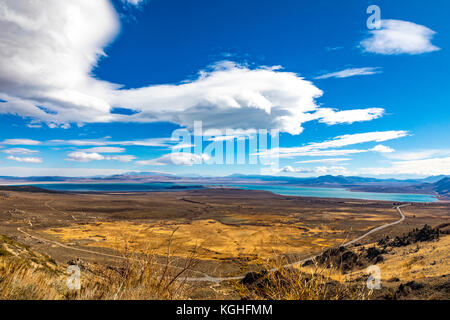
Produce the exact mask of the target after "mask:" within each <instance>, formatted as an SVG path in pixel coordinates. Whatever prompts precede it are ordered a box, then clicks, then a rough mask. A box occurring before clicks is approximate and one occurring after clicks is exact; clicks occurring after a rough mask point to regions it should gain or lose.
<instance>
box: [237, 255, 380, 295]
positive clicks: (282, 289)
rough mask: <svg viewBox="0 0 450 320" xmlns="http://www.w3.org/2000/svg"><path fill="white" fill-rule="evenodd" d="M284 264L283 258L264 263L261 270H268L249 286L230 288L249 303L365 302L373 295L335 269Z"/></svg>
mask: <svg viewBox="0 0 450 320" xmlns="http://www.w3.org/2000/svg"><path fill="white" fill-rule="evenodd" d="M285 264H286V261H284V259H280V260H277V261H271V262H266V264H265V270H271V271H268V272H267V271H265V272H263V276H262V277H260V278H258V279H257V280H256V281H254V282H251V283H245V284H244V283H243V282H235V283H234V288H235V290H236V291H237V292H238V294H239V296H240V297H241V298H243V299H250V300H367V299H369V298H370V297H371V295H372V293H373V292H372V291H371V290H369V289H367V286H366V283H365V281H362V280H359V281H356V282H348V281H346V280H345V279H343V277H342V273H341V272H339V270H337V269H326V268H323V267H319V266H318V265H316V266H315V267H313V268H308V269H309V270H306V269H303V268H295V267H283V265H285ZM337 275H338V276H337ZM339 275H340V276H339Z"/></svg>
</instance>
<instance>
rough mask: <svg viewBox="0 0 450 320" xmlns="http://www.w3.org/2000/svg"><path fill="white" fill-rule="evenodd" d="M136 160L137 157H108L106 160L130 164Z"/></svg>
mask: <svg viewBox="0 0 450 320" xmlns="http://www.w3.org/2000/svg"><path fill="white" fill-rule="evenodd" d="M134 159H136V157H135V156H132V155H119V156H106V157H105V160H116V161H119V162H130V161H132V160H134Z"/></svg>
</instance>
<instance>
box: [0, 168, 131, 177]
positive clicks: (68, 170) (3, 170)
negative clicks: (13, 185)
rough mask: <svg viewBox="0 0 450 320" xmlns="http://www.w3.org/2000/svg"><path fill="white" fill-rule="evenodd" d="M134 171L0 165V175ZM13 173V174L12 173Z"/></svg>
mask: <svg viewBox="0 0 450 320" xmlns="http://www.w3.org/2000/svg"><path fill="white" fill-rule="evenodd" d="M130 172H136V171H134V170H124V169H99V168H67V167H66V168H42V167H40V168H27V167H0V175H1V176H11V175H14V176H15V177H31V176H33V177H37V176H62V177H93V176H100V175H102V176H103V175H104V176H108V175H114V174H124V173H130ZM12 173H13V174H12Z"/></svg>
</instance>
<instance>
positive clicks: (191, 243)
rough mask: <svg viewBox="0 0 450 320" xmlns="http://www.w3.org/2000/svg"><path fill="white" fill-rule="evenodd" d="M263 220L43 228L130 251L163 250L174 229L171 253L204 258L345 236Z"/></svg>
mask: <svg viewBox="0 0 450 320" xmlns="http://www.w3.org/2000/svg"><path fill="white" fill-rule="evenodd" d="M272 219H273V217H272ZM264 222H265V224H264V225H243V226H239V225H229V224H224V223H221V222H218V221H216V220H210V219H206V220H195V221H192V222H191V223H180V222H176V221H173V222H170V221H168V222H165V223H160V224H156V223H155V224H150V223H143V224H142V223H140V224H137V223H130V222H126V221H117V222H102V223H95V224H83V225H72V226H70V227H63V228H53V229H48V230H46V231H45V233H46V234H47V236H48V235H51V236H54V237H56V238H57V239H58V240H59V241H63V242H65V243H73V242H78V243H79V244H84V245H88V246H91V247H103V248H112V249H115V248H117V246H118V245H119V244H121V243H123V241H124V239H127V240H129V246H130V250H132V251H140V250H142V248H143V247H144V246H148V245H149V244H150V245H151V247H152V248H153V249H154V250H155V253H156V254H164V252H165V250H166V247H165V246H166V243H167V241H168V239H169V237H172V232H173V230H174V229H177V232H176V234H175V235H173V254H174V255H177V256H179V257H186V255H189V253H190V250H191V249H192V247H197V248H198V251H197V257H198V258H199V259H203V260H210V259H212V260H221V259H233V258H237V257H241V258H242V257H247V258H254V257H256V256H259V257H262V258H268V257H271V256H274V255H276V254H281V253H282V254H292V253H295V254H303V253H310V252H315V251H320V250H321V249H322V248H324V247H330V246H333V245H336V244H339V243H341V242H343V241H344V239H345V236H346V234H345V233H344V231H342V230H332V229H329V228H327V227H326V226H320V227H316V228H314V229H310V228H308V229H306V228H304V226H303V225H301V224H292V225H288V224H284V223H278V224H276V223H275V224H273V225H271V224H266V221H264ZM302 228H304V229H302ZM274 230H276V232H274Z"/></svg>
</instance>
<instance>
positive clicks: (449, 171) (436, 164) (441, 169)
mask: <svg viewBox="0 0 450 320" xmlns="http://www.w3.org/2000/svg"><path fill="white" fill-rule="evenodd" d="M360 171H361V172H364V173H366V174H373V175H400V174H410V175H419V176H433V175H441V174H444V175H450V157H446V158H432V159H422V160H410V161H398V162H394V163H393V164H392V166H391V167H385V168H364V169H361V170H360Z"/></svg>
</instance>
